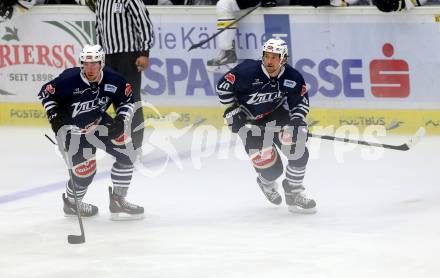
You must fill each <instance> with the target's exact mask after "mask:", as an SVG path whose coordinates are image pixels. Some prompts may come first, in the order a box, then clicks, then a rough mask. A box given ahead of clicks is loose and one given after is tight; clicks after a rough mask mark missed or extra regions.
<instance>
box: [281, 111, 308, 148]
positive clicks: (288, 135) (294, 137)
mask: <svg viewBox="0 0 440 278" xmlns="http://www.w3.org/2000/svg"><path fill="white" fill-rule="evenodd" d="M298 136H306V138H305V140H304V142H306V141H307V136H308V128H307V123H306V122H305V121H304V120H303V119H302V118H298V117H295V118H292V119H290V121H289V124H288V125H286V126H284V127H283V131H282V136H281V143H282V144H284V145H289V144H294V143H296V142H297V141H301V140H299V139H298Z"/></svg>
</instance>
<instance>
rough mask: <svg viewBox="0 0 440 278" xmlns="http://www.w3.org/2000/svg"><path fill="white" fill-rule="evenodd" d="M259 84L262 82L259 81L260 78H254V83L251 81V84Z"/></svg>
mask: <svg viewBox="0 0 440 278" xmlns="http://www.w3.org/2000/svg"><path fill="white" fill-rule="evenodd" d="M261 84H263V82H261V81H260V79H258V78H255V81H254V83H252V86H258V85H261Z"/></svg>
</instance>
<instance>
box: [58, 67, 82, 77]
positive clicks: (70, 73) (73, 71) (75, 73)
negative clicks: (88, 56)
mask: <svg viewBox="0 0 440 278" xmlns="http://www.w3.org/2000/svg"><path fill="white" fill-rule="evenodd" d="M80 73H81V69H80V68H79V67H74V68H69V69H65V70H64V71H63V72H62V73H61V74H60V75H59V76H58V78H59V79H60V80H66V79H70V78H72V77H79V76H80Z"/></svg>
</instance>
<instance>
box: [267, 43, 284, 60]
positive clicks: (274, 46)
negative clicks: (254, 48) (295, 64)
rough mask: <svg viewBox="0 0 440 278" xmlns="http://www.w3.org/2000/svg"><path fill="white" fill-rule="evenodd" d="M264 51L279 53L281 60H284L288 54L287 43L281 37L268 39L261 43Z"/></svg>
mask: <svg viewBox="0 0 440 278" xmlns="http://www.w3.org/2000/svg"><path fill="white" fill-rule="evenodd" d="M264 52H269V53H277V54H280V59H281V61H283V62H285V61H286V59H287V55H288V50H287V44H286V42H285V41H283V40H282V39H269V40H268V41H267V42H265V43H264V45H263V54H264Z"/></svg>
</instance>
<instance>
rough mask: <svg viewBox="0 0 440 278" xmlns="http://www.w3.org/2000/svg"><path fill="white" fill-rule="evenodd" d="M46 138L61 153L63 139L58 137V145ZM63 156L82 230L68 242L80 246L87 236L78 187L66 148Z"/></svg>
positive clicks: (68, 239) (70, 236) (69, 238)
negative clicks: (80, 208) (79, 203)
mask: <svg viewBox="0 0 440 278" xmlns="http://www.w3.org/2000/svg"><path fill="white" fill-rule="evenodd" d="M44 136H46V138H47V139H48V140H49V141H50V142H51V143H52V144H54V145H56V146H58V147H59V148H60V151H61V146H63V144H61V139H59V138H58V136H57V137H56V138H57V141H58V144H57V143H55V141H54V140H52V139H51V138H50V137H49V136H48V135H47V134H44ZM60 137H61V136H60ZM64 138H65V137H64ZM62 155H63V158H64V160H65V162H66V164H67V167H68V168H69V169H68V172H69V178H70V181H71V182H72V189H73V198H74V200H75V207H76V216H77V217H78V223H79V229H80V230H81V235H67V242H68V243H70V244H80V243H84V242H86V236H85V233H84V225H83V222H82V218H81V213H80V211H79V207H78V196H77V194H76V188H75V187H76V186H75V183H74V181H73V176H72V172H71V171H72V167H71V165H70V164H71V163H69V160H68V159H69V158H68V157H67V156H68V154H67V150H66V148H63V149H62Z"/></svg>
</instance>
